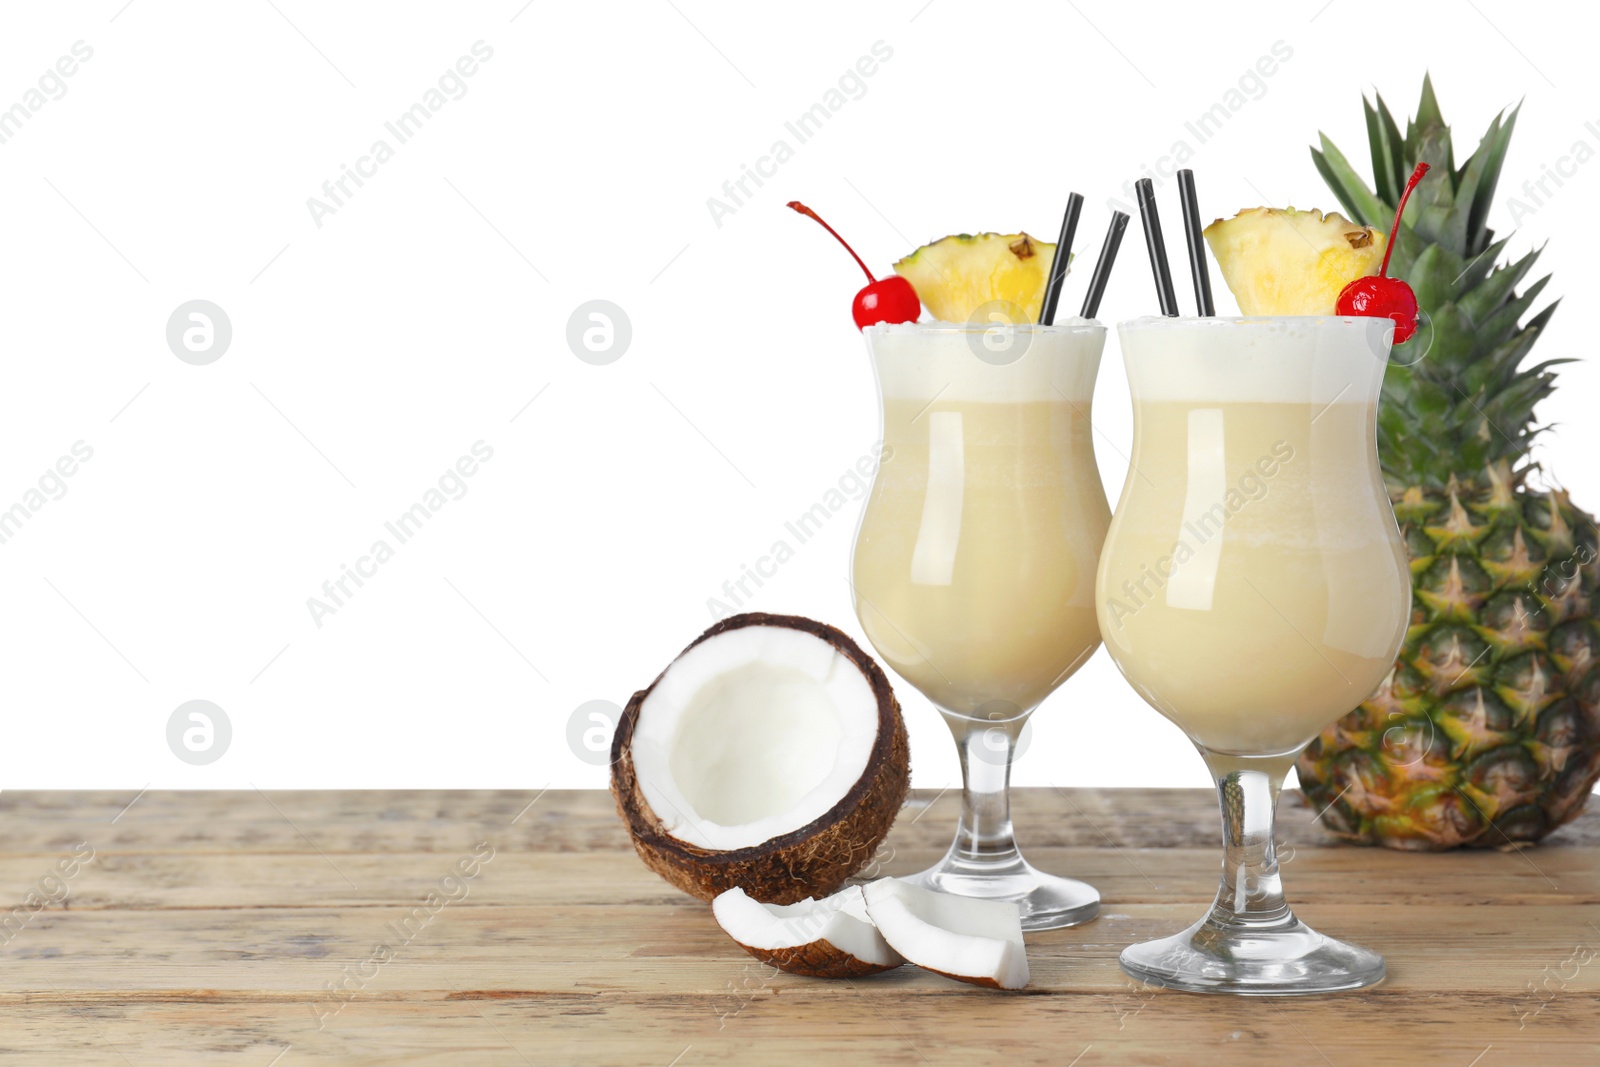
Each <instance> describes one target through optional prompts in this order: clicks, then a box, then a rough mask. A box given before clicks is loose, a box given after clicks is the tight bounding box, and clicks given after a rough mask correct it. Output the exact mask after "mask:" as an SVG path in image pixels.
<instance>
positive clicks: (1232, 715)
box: [1102, 320, 1409, 757]
mask: <svg viewBox="0 0 1600 1067" xmlns="http://www.w3.org/2000/svg"><path fill="white" fill-rule="evenodd" d="M1288 321H1289V320H1284V323H1282V324H1277V325H1268V324H1264V323H1263V324H1260V325H1256V326H1253V327H1245V328H1243V333H1244V334H1245V336H1246V337H1247V338H1248V340H1246V341H1241V340H1240V332H1241V331H1239V330H1228V329H1226V328H1212V329H1209V330H1208V329H1206V328H1205V327H1196V328H1193V329H1188V330H1179V329H1171V328H1169V329H1168V330H1166V331H1165V332H1164V333H1163V332H1160V331H1159V330H1155V331H1150V332H1148V333H1146V334H1144V335H1140V334H1137V333H1135V334H1134V335H1133V336H1132V338H1131V340H1130V341H1129V344H1130V373H1135V371H1134V370H1133V367H1134V365H1135V364H1137V365H1138V371H1137V373H1140V374H1141V375H1142V377H1143V378H1144V380H1142V381H1141V382H1139V384H1138V385H1137V386H1135V388H1136V390H1137V392H1136V394H1135V395H1136V397H1137V399H1136V400H1135V408H1136V414H1135V418H1136V420H1137V422H1138V424H1139V439H1138V442H1137V444H1136V445H1135V452H1136V454H1135V455H1134V457H1133V463H1134V465H1135V467H1136V473H1135V475H1134V479H1133V480H1132V481H1130V482H1129V486H1128V492H1127V493H1126V495H1125V506H1124V508H1123V510H1122V511H1121V512H1119V514H1118V517H1117V536H1116V537H1115V538H1114V539H1113V540H1112V541H1111V543H1110V544H1109V545H1108V546H1107V550H1106V553H1105V555H1106V562H1105V575H1106V579H1107V584H1106V588H1105V589H1104V598H1103V603H1102V612H1103V621H1104V634H1105V641H1106V645H1107V647H1108V649H1109V650H1110V651H1111V652H1112V654H1113V656H1114V657H1116V658H1117V660H1118V662H1119V663H1121V664H1122V665H1123V669H1124V672H1125V673H1127V674H1128V676H1129V677H1130V678H1131V679H1133V680H1134V681H1135V685H1136V686H1138V687H1139V690H1140V692H1141V694H1142V695H1143V696H1145V698H1146V699H1147V700H1149V701H1150V702H1151V703H1152V704H1153V705H1155V706H1156V707H1157V708H1158V709H1159V710H1160V711H1161V712H1162V713H1163V714H1164V715H1166V716H1167V717H1168V718H1170V719H1171V720H1172V721H1173V722H1175V723H1177V724H1178V725H1179V726H1180V727H1182V728H1183V730H1184V732H1186V733H1187V734H1188V735H1189V736H1190V738H1192V739H1193V740H1194V742H1195V743H1196V744H1198V745H1201V746H1202V747H1204V748H1206V749H1207V750H1209V751H1212V752H1218V753H1244V754H1250V755H1263V754H1267V753H1283V754H1285V755H1286V757H1287V756H1292V755H1293V753H1295V752H1297V751H1298V750H1299V749H1300V748H1302V747H1303V746H1304V745H1306V744H1307V743H1308V742H1309V741H1310V740H1311V739H1312V738H1313V737H1315V736H1316V734H1317V733H1318V732H1319V731H1320V730H1321V729H1322V728H1323V727H1325V726H1326V725H1327V724H1328V723H1330V722H1332V721H1334V720H1335V719H1337V718H1339V717H1340V716H1341V715H1343V714H1345V713H1346V712H1348V711H1349V710H1350V709H1351V708H1353V707H1355V706H1356V705H1357V704H1359V703H1360V702H1361V701H1362V700H1364V699H1366V697H1367V695H1368V694H1369V693H1370V692H1371V690H1372V688H1373V687H1374V686H1375V684H1376V682H1377V680H1379V679H1381V678H1382V677H1383V676H1384V674H1386V673H1387V671H1388V669H1389V666H1390V665H1391V663H1392V662H1393V654H1394V651H1395V648H1396V647H1397V646H1398V644H1399V641H1400V638H1401V636H1402V635H1403V632H1404V631H1403V628H1404V626H1405V621H1406V604H1405V600H1404V595H1403V594H1404V591H1405V590H1406V589H1408V588H1409V586H1408V584H1407V577H1406V569H1405V565H1404V559H1405V557H1404V553H1403V550H1402V548H1401V546H1400V544H1399V542H1398V540H1397V539H1396V538H1395V537H1394V536H1393V529H1392V528H1393V526H1394V521H1393V519H1392V517H1391V511H1390V506H1389V501H1388V497H1387V495H1386V494H1385V493H1384V491H1383V486H1382V482H1381V480H1380V479H1379V478H1377V477H1376V468H1375V466H1374V465H1373V461H1372V452H1373V444H1372V443H1373V439H1374V421H1373V420H1374V417H1375V406H1374V404H1373V402H1372V400H1371V397H1370V396H1368V395H1367V393H1368V390H1367V389H1366V388H1364V386H1366V385H1367V384H1369V381H1368V379H1370V377H1371V375H1372V373H1374V372H1375V371H1376V370H1381V367H1382V364H1381V363H1378V362H1377V361H1376V360H1375V359H1373V358H1372V357H1371V356H1370V349H1369V348H1368V347H1367V338H1366V336H1365V333H1364V330H1365V328H1366V327H1365V326H1364V325H1362V326H1356V327H1349V328H1347V332H1349V333H1351V334H1353V335H1355V336H1354V337H1353V338H1351V339H1349V340H1348V342H1347V343H1350V344H1353V345H1355V346H1356V351H1355V353H1354V356H1355V358H1356V359H1359V360H1365V361H1367V362H1368V363H1369V364H1370V366H1367V367H1358V369H1359V370H1360V371H1361V373H1362V377H1363V380H1362V381H1352V380H1351V379H1350V378H1349V377H1345V376H1342V375H1335V376H1332V377H1330V378H1328V379H1327V380H1326V381H1320V382H1319V381H1312V380H1309V379H1303V378H1297V377H1296V376H1295V375H1293V374H1292V373H1290V368H1291V367H1292V366H1293V364H1294V363H1295V362H1297V360H1296V359H1295V357H1294V356H1293V354H1292V353H1293V352H1294V351H1295V350H1298V351H1299V352H1301V353H1306V354H1310V353H1311V352H1314V350H1315V346H1316V345H1317V344H1318V343H1319V342H1318V340H1317V338H1318V337H1319V336H1322V337H1325V336H1326V335H1327V334H1328V332H1329V331H1328V328H1327V327H1324V326H1316V325H1311V324H1309V323H1308V324H1307V325H1304V326H1298V327H1297V326H1293V325H1288V324H1287V323H1288ZM1315 321H1316V320H1310V322H1315ZM1251 331H1254V332H1255V333H1257V334H1259V335H1260V336H1259V337H1255V338H1249V337H1248V335H1249V333H1250V332H1251ZM1148 349H1155V350H1156V351H1155V352H1154V353H1151V352H1150V351H1148ZM1252 353H1256V354H1257V356H1256V358H1255V359H1254V360H1252ZM1240 361H1247V362H1250V363H1252V364H1254V365H1253V366H1251V369H1250V370H1248V371H1241V370H1240V368H1239V367H1238V366H1229V367H1225V368H1219V367H1218V366H1217V364H1218V363H1219V362H1223V363H1228V364H1238V363H1239V362H1240ZM1303 361H1304V356H1302V358H1301V360H1300V361H1298V362H1303ZM1208 372H1209V373H1210V374H1212V375H1220V376H1213V377H1209V378H1208V377H1206V374H1207V373H1208Z"/></svg>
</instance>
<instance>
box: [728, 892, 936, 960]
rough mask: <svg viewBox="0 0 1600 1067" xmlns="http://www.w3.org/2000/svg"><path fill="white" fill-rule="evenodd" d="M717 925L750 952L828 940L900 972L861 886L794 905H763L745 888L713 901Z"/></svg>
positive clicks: (894, 956)
mask: <svg viewBox="0 0 1600 1067" xmlns="http://www.w3.org/2000/svg"><path fill="white" fill-rule="evenodd" d="M711 911H712V913H713V914H714V915H715V916H716V917H717V925H719V926H721V927H722V929H723V930H725V931H727V933H728V936H729V937H731V938H733V939H734V940H735V941H737V942H739V944H741V945H745V946H747V947H749V948H756V949H766V950H773V949H786V948H801V947H804V946H807V945H814V944H816V943H817V942H819V941H826V942H827V943H828V944H830V945H832V946H833V947H834V948H835V949H837V950H838V951H840V952H843V953H846V954H847V955H850V956H854V957H855V958H856V959H858V960H860V961H861V962H862V963H868V964H872V965H874V966H877V967H898V966H899V965H900V964H902V963H904V962H905V960H903V959H901V957H900V954H899V953H897V952H895V950H894V949H892V948H890V947H889V943H888V942H887V941H885V940H884V939H883V935H882V934H880V933H879V932H878V929H877V927H875V926H873V924H872V920H871V919H870V918H868V917H867V901H866V898H865V897H864V896H863V895H862V893H861V887H860V886H847V887H846V888H844V889H841V890H840V891H839V892H837V893H835V894H833V895H832V896H830V897H823V898H822V899H821V900H816V899H813V898H811V897H807V898H806V899H804V900H802V901H800V902H799V903H796V904H763V903H761V902H760V901H758V900H755V899H753V898H752V897H750V896H748V895H747V894H746V893H745V891H744V890H743V889H737V888H736V889H730V890H728V891H727V892H726V893H723V894H721V895H719V896H718V897H717V899H715V900H713V901H712V902H711Z"/></svg>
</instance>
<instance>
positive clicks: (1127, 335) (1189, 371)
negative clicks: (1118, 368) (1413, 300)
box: [1117, 317, 1390, 405]
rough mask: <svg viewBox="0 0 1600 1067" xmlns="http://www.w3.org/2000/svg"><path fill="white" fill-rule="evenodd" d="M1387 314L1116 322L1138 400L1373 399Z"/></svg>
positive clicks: (1384, 356) (1385, 353) (1384, 357)
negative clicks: (1365, 316) (1360, 316)
mask: <svg viewBox="0 0 1600 1067" xmlns="http://www.w3.org/2000/svg"><path fill="white" fill-rule="evenodd" d="M1389 325H1390V324H1389V323H1388V321H1387V320H1385V319H1375V318H1356V317H1327V318H1313V317H1304V318H1260V319H1225V318H1206V319H1193V318H1181V319H1180V318H1159V317H1149V318H1143V319H1135V320H1134V321H1132V322H1124V323H1121V324H1119V325H1118V327H1117V334H1118V337H1119V339H1120V341H1121V344H1122V358H1123V362H1124V364H1125V365H1126V366H1127V370H1128V385H1129V389H1130V390H1131V391H1132V393H1133V397H1134V399H1135V400H1136V401H1152V400H1154V401H1160V400H1177V401H1191V402H1194V401H1200V402H1208V403H1288V404H1322V405H1326V404H1371V403H1373V402H1374V401H1375V400H1376V398H1377V395H1378V386H1379V385H1380V384H1381V383H1382V381H1383V372H1384V369H1385V368H1386V367H1387V366H1388V358H1389V342H1388V339H1387V338H1388V332H1389Z"/></svg>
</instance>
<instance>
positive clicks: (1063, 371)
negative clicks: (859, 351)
mask: <svg viewBox="0 0 1600 1067" xmlns="http://www.w3.org/2000/svg"><path fill="white" fill-rule="evenodd" d="M863 332H864V334H865V336H866V340H867V350H868V351H869V352H870V353H871V355H872V358H873V362H874V363H875V364H876V366H877V371H878V387H879V388H880V389H881V390H882V391H883V395H884V398H885V399H896V400H919V399H920V400H924V401H931V400H933V399H934V397H935V396H937V397H938V398H939V399H940V400H963V401H970V402H987V403H1002V404H1017V403H1026V402H1029V401H1061V400H1068V401H1071V402H1072V403H1074V404H1088V403H1089V402H1090V401H1091V400H1092V399H1093V397H1094V379H1095V374H1096V372H1097V371H1098V369H1099V366H1100V353H1101V350H1102V348H1103V347H1104V345H1105V336H1106V330H1105V327H1104V326H1102V325H1100V324H1099V323H1097V322H1093V321H1091V320H1089V319H1080V318H1074V319H1070V320H1068V321H1066V322H1062V323H1058V324H1056V325H1055V326H1032V325H1022V326H1005V325H996V326H988V327H985V326H982V325H979V324H976V323H974V324H959V323H945V322H911V323H897V324H888V323H881V324H879V325H876V326H868V327H867V328H866V330H865V331H863ZM1016 352H1020V355H1013V353H1016Z"/></svg>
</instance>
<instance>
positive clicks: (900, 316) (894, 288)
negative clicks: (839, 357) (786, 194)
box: [789, 200, 922, 330]
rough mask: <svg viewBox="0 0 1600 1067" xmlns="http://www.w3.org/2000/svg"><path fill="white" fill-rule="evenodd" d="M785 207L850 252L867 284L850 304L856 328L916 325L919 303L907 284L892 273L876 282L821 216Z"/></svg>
mask: <svg viewBox="0 0 1600 1067" xmlns="http://www.w3.org/2000/svg"><path fill="white" fill-rule="evenodd" d="M789 207H791V208H793V209H794V210H795V211H798V212H800V214H802V215H809V216H810V217H811V218H813V219H816V220H817V223H818V224H819V225H820V226H821V227H822V228H823V229H824V230H827V231H828V232H829V233H831V234H833V239H834V240H835V241H838V242H839V243H840V244H842V245H844V250H845V251H846V252H849V253H850V256H851V258H853V259H854V260H855V261H856V263H857V265H859V266H860V267H861V271H862V273H863V274H865V275H866V276H867V282H868V283H869V284H867V285H866V286H865V287H863V288H862V290H861V291H860V292H859V293H857V294H856V298H855V301H854V302H853V303H852V304H851V305H850V314H851V316H852V317H854V318H855V320H856V326H857V328H859V329H863V330H864V329H866V328H867V327H868V326H871V325H873V324H874V323H879V322H916V321H917V319H918V318H920V317H921V316H922V301H921V300H919V299H918V298H917V291H916V289H914V288H912V286H911V283H910V282H908V281H906V280H905V279H904V278H902V277H900V275H898V274H896V275H893V276H892V277H888V278H885V279H883V280H882V281H879V280H878V279H876V278H874V277H873V276H872V272H871V271H870V270H867V265H866V264H865V263H862V262H861V257H860V256H858V255H856V250H855V249H853V248H851V247H850V244H849V242H847V241H846V240H845V239H844V238H843V237H840V236H839V233H838V231H837V230H835V229H834V228H833V227H832V226H829V225H828V224H827V223H826V222H823V221H822V216H821V215H818V214H817V213H816V212H815V211H812V210H811V209H810V208H808V207H806V206H805V205H804V204H802V203H801V202H800V201H798V200H791V201H789Z"/></svg>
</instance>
